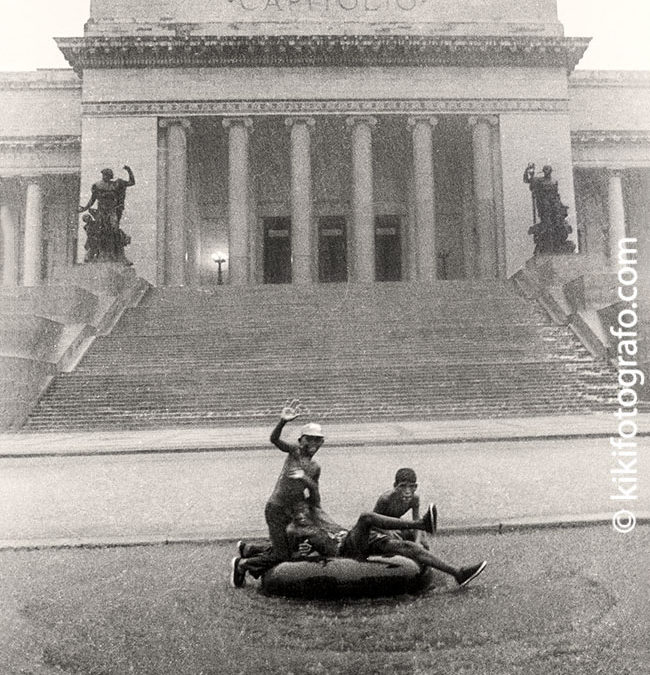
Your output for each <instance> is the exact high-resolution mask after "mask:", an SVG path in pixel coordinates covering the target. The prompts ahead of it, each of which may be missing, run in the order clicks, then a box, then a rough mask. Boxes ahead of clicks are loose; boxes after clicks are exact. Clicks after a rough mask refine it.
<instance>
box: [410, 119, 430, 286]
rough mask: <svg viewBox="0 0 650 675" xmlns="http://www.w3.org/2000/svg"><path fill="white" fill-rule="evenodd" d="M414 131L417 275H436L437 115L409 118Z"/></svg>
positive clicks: (425, 277) (422, 279)
mask: <svg viewBox="0 0 650 675" xmlns="http://www.w3.org/2000/svg"><path fill="white" fill-rule="evenodd" d="M407 123H408V125H409V126H410V127H411V128H412V130H413V182H414V187H415V191H414V192H415V194H414V197H415V238H414V240H415V244H416V247H417V278H418V279H419V280H420V281H433V280H434V279H435V278H436V272H437V270H436V243H435V236H436V203H435V184H434V178H433V140H432V135H433V129H434V128H435V126H436V124H438V119H437V118H436V117H409V118H408V121H407Z"/></svg>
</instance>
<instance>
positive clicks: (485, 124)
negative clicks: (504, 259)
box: [468, 117, 497, 279]
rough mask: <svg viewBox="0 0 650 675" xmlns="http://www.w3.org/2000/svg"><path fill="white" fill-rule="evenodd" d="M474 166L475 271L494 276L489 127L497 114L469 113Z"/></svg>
mask: <svg viewBox="0 0 650 675" xmlns="http://www.w3.org/2000/svg"><path fill="white" fill-rule="evenodd" d="M468 122H469V125H470V128H471V129H472V151H473V169H474V207H475V221H474V222H475V226H476V232H477V234H478V257H479V259H478V271H479V276H480V277H481V278H484V279H486V278H492V279H493V278H496V276H497V251H496V222H495V217H494V176H493V173H492V167H493V160H492V145H491V137H492V133H491V127H492V126H494V125H495V124H496V123H497V118H496V117H470V118H469V120H468Z"/></svg>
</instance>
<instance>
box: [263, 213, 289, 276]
mask: <svg viewBox="0 0 650 675" xmlns="http://www.w3.org/2000/svg"><path fill="white" fill-rule="evenodd" d="M262 225H263V227H264V283H265V284H290V283H291V219H290V218H286V217H266V218H262Z"/></svg>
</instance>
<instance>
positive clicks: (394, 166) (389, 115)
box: [0, 0, 650, 286]
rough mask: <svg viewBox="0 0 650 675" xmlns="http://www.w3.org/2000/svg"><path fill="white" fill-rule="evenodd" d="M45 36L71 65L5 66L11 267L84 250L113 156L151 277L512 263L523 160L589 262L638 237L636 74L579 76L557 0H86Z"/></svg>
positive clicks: (508, 267)
mask: <svg viewBox="0 0 650 675" xmlns="http://www.w3.org/2000/svg"><path fill="white" fill-rule="evenodd" d="M57 42H58V45H59V47H60V49H61V50H62V51H63V53H64V55H65V56H66V58H67V60H68V62H69V63H70V65H71V66H72V70H69V71H66V70H52V71H49V70H43V71H37V72H35V73H27V74H25V73H5V74H1V75H0V89H1V90H2V97H3V101H4V103H5V105H4V106H3V107H4V108H5V119H4V120H3V125H2V130H1V132H0V133H1V134H2V135H1V136H0V220H1V222H2V278H3V283H4V284H6V285H12V284H24V285H35V284H39V283H41V282H42V281H46V280H47V279H48V278H49V277H50V276H51V274H52V270H53V269H54V267H57V266H61V265H66V264H72V263H73V262H75V261H76V262H80V261H82V260H83V256H84V248H83V246H84V241H85V237H84V233H83V230H82V229H81V228H80V225H79V216H78V214H77V212H76V207H77V205H78V204H80V203H85V202H86V201H87V198H88V195H89V193H90V187H91V185H92V183H93V182H94V181H96V180H97V179H98V178H99V171H100V170H101V169H103V168H104V167H112V168H113V169H114V171H115V173H116V175H117V176H121V175H123V176H125V174H124V173H123V172H122V166H123V165H124V164H128V165H130V166H131V167H132V168H133V171H134V173H135V176H136V181H137V182H136V186H134V187H133V188H129V190H128V193H127V200H126V212H125V217H124V220H123V223H122V226H123V228H124V229H125V230H126V231H127V232H128V233H129V234H130V235H131V237H132V241H133V243H132V245H131V246H130V248H129V249H128V255H129V257H130V258H131V259H132V260H133V261H134V263H135V267H136V269H137V272H138V274H139V275H140V276H142V277H144V278H145V279H147V280H148V281H149V282H150V283H152V284H154V285H171V286H179V285H195V286H201V285H203V286H210V285H213V284H216V282H217V266H216V265H215V263H214V258H215V257H216V256H217V254H219V255H221V256H222V257H223V258H224V259H225V263H224V264H223V267H224V270H223V271H224V275H223V279H224V281H225V282H226V283H228V284H233V285H248V284H263V283H293V284H296V285H300V284H315V283H325V282H342V281H352V282H366V283H367V282H374V281H378V282H379V281H397V280H423V281H430V280H433V279H463V278H477V277H478V278H494V277H508V276H511V275H512V274H513V273H515V272H516V271H517V270H518V269H519V268H520V267H521V266H522V265H523V264H524V262H525V261H526V260H527V259H528V258H529V257H530V256H531V254H532V241H531V237H530V236H529V235H528V234H527V230H528V227H529V225H530V224H531V219H532V214H531V195H530V192H529V190H528V187H527V186H526V185H524V184H523V181H522V174H523V171H524V168H525V167H526V165H527V164H528V163H529V162H535V163H536V165H537V167H538V170H540V169H541V167H542V165H544V164H551V165H552V166H553V170H554V176H555V178H557V180H558V181H559V185H560V194H561V197H562V200H563V202H564V203H565V204H566V205H567V206H568V207H569V218H570V222H571V224H572V226H573V235H572V236H573V237H574V238H575V240H576V244H577V246H578V250H579V251H580V252H581V253H582V254H585V255H588V257H589V258H590V260H592V262H593V263H594V264H595V265H596V266H600V267H601V268H602V267H603V266H605V265H607V264H609V263H610V261H612V260H614V259H615V257H614V258H613V257H612V256H613V255H614V253H615V248H616V245H617V241H618V239H619V238H620V237H621V236H623V235H624V234H625V233H626V232H627V233H628V234H632V235H635V236H639V237H640V238H646V237H647V231H648V228H649V227H650V223H649V222H648V220H649V216H648V213H650V204H649V203H648V201H649V198H648V195H649V194H650V189H649V188H650V113H649V112H648V110H649V108H648V105H647V103H648V93H649V91H650V74H649V73H645V72H592V71H576V70H574V69H575V66H576V64H577V63H578V62H579V60H580V58H581V56H582V55H583V53H584V51H585V49H587V48H588V42H589V40H588V39H587V38H567V37H564V34H563V27H562V25H561V24H560V22H559V21H558V18H557V10H556V2H555V0H516V1H515V0H481V2H479V3H477V2H474V1H471V2H470V1H464V0H192V1H191V2H179V1H178V0H155V1H154V0H152V1H151V2H146V3H143V2H140V1H136V0H92V2H91V3H90V17H89V20H88V22H87V24H86V28H85V33H84V36H83V37H76V38H59V39H57ZM583 257H584V256H583Z"/></svg>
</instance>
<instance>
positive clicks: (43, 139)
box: [0, 135, 81, 177]
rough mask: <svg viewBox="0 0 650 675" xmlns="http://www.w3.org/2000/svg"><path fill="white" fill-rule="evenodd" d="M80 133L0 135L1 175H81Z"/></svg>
mask: <svg viewBox="0 0 650 675" xmlns="http://www.w3.org/2000/svg"><path fill="white" fill-rule="evenodd" d="M80 164H81V138H80V137H79V136H67V135H65V136H23V137H9V136H6V137H4V138H3V137H0V177H10V176H41V175H62V174H79V172H80Z"/></svg>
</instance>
